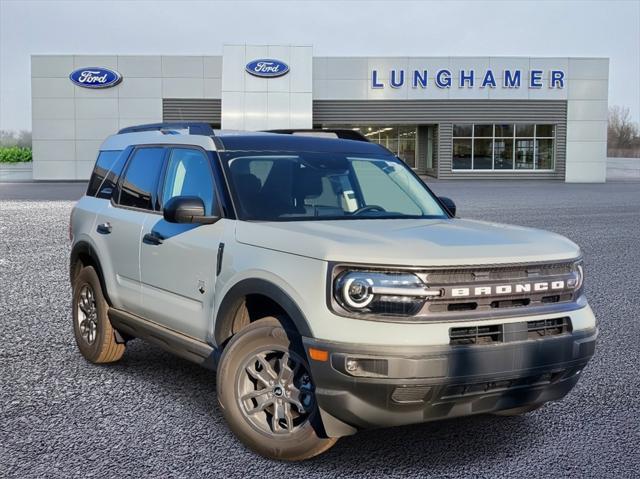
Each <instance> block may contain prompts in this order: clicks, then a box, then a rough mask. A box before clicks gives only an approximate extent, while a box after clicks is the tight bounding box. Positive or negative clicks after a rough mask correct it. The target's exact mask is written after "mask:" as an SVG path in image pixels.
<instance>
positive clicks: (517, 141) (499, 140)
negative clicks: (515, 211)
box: [452, 123, 555, 171]
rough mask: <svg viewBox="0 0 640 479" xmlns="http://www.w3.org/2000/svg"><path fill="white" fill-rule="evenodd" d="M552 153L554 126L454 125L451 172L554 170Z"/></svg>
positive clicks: (553, 150) (517, 124)
mask: <svg viewBox="0 0 640 479" xmlns="http://www.w3.org/2000/svg"><path fill="white" fill-rule="evenodd" d="M554 152H555V126H554V125H548V124H540V125H538V124H533V123H514V124H509V123H507V124H494V125H489V124H486V125H485V124H466V123H465V124H455V125H453V155H452V169H453V170H500V171H504V170H553V169H554V166H555V164H554V163H555V162H554Z"/></svg>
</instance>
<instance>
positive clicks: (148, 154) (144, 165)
mask: <svg viewBox="0 0 640 479" xmlns="http://www.w3.org/2000/svg"><path fill="white" fill-rule="evenodd" d="M165 151H166V150H165V148H162V147H138V148H135V149H133V151H132V152H131V154H130V155H129V158H128V161H127V163H126V165H125V167H124V172H123V173H122V175H121V176H120V178H119V180H118V182H117V184H116V185H115V189H114V190H113V191H112V192H111V201H110V202H105V206H104V208H103V209H102V210H101V211H100V212H99V213H98V215H97V218H96V234H95V238H96V243H98V244H97V246H98V251H100V252H101V253H102V254H103V256H106V258H104V259H103V262H105V263H106V264H107V265H108V267H109V269H110V278H108V279H107V282H108V283H110V285H111V286H110V287H108V292H109V297H110V299H111V301H112V302H113V305H114V306H115V307H117V308H121V309H124V310H126V311H129V312H131V313H134V314H140V303H141V287H140V261H139V258H140V243H141V241H142V226H143V224H144V221H145V219H146V217H147V215H148V214H154V213H155V215H159V214H160V212H159V211H158V210H159V208H158V207H157V205H158V197H157V189H158V179H159V177H160V173H161V171H162V166H163V161H164V155H165ZM107 271H108V269H107Z"/></svg>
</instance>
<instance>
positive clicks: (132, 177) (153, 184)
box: [119, 148, 165, 210]
mask: <svg viewBox="0 0 640 479" xmlns="http://www.w3.org/2000/svg"><path fill="white" fill-rule="evenodd" d="M164 153H165V149H164V148H139V149H137V150H136V151H134V153H133V157H132V158H131V160H130V161H129V164H128V165H127V169H126V171H125V173H124V178H123V180H122V184H121V186H120V201H119V203H120V205H122V206H129V207H132V208H141V209H145V210H154V209H157V208H156V196H157V195H156V190H157V187H158V179H159V178H160V172H161V170H162V163H163V161H164Z"/></svg>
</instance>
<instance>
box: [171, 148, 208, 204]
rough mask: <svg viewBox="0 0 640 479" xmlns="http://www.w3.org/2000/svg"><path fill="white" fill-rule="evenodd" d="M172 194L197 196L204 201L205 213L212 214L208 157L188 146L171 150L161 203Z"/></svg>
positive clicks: (172, 195)
mask: <svg viewBox="0 0 640 479" xmlns="http://www.w3.org/2000/svg"><path fill="white" fill-rule="evenodd" d="M174 196H197V197H199V198H200V199H202V201H203V202H204V205H205V212H206V214H207V215H211V214H212V211H213V205H214V200H215V194H214V187H213V177H212V176H211V166H210V164H209V159H208V158H207V157H206V156H205V155H204V154H203V153H202V152H201V151H199V150H192V149H188V148H176V149H174V150H172V151H171V156H170V157H169V163H168V164H167V174H166V176H165V181H164V188H163V189H162V204H163V205H165V204H166V203H167V201H169V200H170V199H171V198H173V197H174Z"/></svg>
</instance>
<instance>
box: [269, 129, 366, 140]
mask: <svg viewBox="0 0 640 479" xmlns="http://www.w3.org/2000/svg"><path fill="white" fill-rule="evenodd" d="M264 131H265V133H281V134H283V135H304V136H324V135H322V133H329V134H330V133H333V134H334V135H335V136H336V138H340V139H342V140H354V141H366V142H369V138H367V137H366V136H364V135H363V134H362V133H360V132H359V131H356V130H348V129H344V128H307V129H305V128H300V129H291V130H264Z"/></svg>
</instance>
